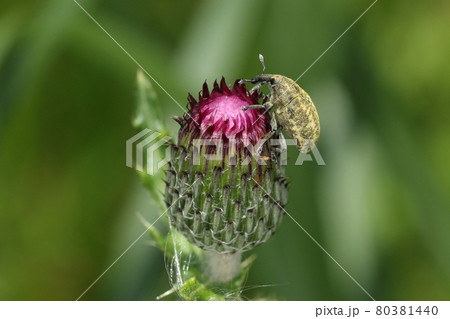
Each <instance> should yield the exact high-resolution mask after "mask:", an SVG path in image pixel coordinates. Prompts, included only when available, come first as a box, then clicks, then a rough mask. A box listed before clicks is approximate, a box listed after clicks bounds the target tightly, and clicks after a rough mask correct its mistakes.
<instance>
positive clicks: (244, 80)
mask: <svg viewBox="0 0 450 319" xmlns="http://www.w3.org/2000/svg"><path fill="white" fill-rule="evenodd" d="M251 81H252V80H248V79H240V80H239V82H238V83H239V84H244V83H248V82H251Z"/></svg>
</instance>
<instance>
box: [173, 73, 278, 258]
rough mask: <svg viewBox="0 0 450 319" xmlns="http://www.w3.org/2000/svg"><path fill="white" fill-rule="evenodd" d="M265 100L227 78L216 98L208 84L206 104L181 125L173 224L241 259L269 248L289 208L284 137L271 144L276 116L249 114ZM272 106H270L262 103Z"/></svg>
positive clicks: (197, 105) (193, 103) (197, 104)
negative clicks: (255, 250) (242, 254)
mask: <svg viewBox="0 0 450 319" xmlns="http://www.w3.org/2000/svg"><path fill="white" fill-rule="evenodd" d="M261 99H262V95H261V93H260V92H259V91H258V90H256V91H254V92H250V91H248V90H247V89H246V87H245V85H244V84H239V83H238V81H236V82H235V83H234V85H233V86H232V87H231V88H229V87H228V86H227V85H226V83H225V79H224V78H222V80H221V81H220V84H219V83H217V81H216V82H214V87H213V89H212V91H211V92H210V91H209V88H208V85H207V84H206V83H204V84H203V89H202V90H201V91H200V92H199V95H198V101H197V100H195V98H194V97H193V96H192V95H190V94H189V95H188V102H189V103H188V108H189V109H188V112H187V113H186V114H185V115H184V116H183V117H182V118H179V117H178V118H175V120H176V121H177V122H178V123H179V124H180V126H181V127H180V130H179V133H178V143H177V144H173V145H171V148H172V149H171V160H170V163H169V168H168V170H167V171H166V192H165V201H166V204H167V206H168V208H169V219H170V222H171V224H172V225H173V226H174V227H175V228H176V229H177V230H178V231H179V232H180V233H181V234H183V235H184V236H185V237H186V238H187V239H188V240H189V241H190V242H191V243H193V244H195V245H197V246H199V247H200V248H203V249H205V250H209V251H215V252H219V253H234V252H243V251H246V250H249V249H251V248H253V247H255V246H257V245H259V244H262V243H264V242H265V241H267V239H269V238H270V236H271V235H273V234H274V232H275V230H276V228H277V227H278V226H279V224H280V222H281V220H282V216H283V209H282V208H284V206H285V205H286V202H287V180H286V178H285V174H284V167H283V166H282V165H281V164H280V158H281V156H280V155H281V152H282V151H283V150H281V148H280V147H279V144H280V143H273V142H274V141H275V140H279V139H280V138H281V139H282V135H278V134H277V133H276V134H274V135H273V136H272V137H271V138H270V139H269V140H267V141H265V140H264V137H266V136H268V134H269V133H270V130H271V129H270V119H269V114H268V113H266V112H264V111H263V110H261V109H247V110H245V111H244V110H243V109H242V108H243V107H245V106H248V105H256V104H261V102H260V100H261ZM262 102H264V100H263V101H262Z"/></svg>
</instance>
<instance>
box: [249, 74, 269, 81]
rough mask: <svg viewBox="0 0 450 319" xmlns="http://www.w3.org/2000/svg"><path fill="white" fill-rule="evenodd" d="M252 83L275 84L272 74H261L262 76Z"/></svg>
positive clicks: (258, 76) (255, 78)
mask: <svg viewBox="0 0 450 319" xmlns="http://www.w3.org/2000/svg"><path fill="white" fill-rule="evenodd" d="M250 82H252V83H259V82H264V83H267V82H269V83H273V75H272V74H261V75H257V76H255V77H254V78H252V79H251V80H250Z"/></svg>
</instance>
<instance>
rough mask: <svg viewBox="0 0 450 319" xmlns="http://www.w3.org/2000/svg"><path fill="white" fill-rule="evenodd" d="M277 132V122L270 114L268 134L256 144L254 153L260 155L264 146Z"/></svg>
mask: <svg viewBox="0 0 450 319" xmlns="http://www.w3.org/2000/svg"><path fill="white" fill-rule="evenodd" d="M277 130H278V128H277V120H276V118H275V116H274V115H273V114H272V115H271V116H270V132H269V133H267V134H266V135H265V136H263V138H261V139H260V140H259V142H258V147H257V148H256V152H257V154H258V155H261V152H262V149H263V146H264V144H265V143H266V142H267V141H268V140H269V139H270V138H271V137H272V136H273V135H274V134H275V133H276V132H277Z"/></svg>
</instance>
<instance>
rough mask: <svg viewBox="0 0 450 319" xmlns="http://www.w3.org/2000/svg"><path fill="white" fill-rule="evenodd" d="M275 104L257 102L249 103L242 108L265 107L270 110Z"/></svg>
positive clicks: (245, 109)
mask: <svg viewBox="0 0 450 319" xmlns="http://www.w3.org/2000/svg"><path fill="white" fill-rule="evenodd" d="M272 106H273V104H272V103H271V102H266V103H264V104H255V105H247V106H244V107H243V108H242V110H243V111H247V110H248V109H265V110H267V111H269V110H270V109H271V108H272Z"/></svg>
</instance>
